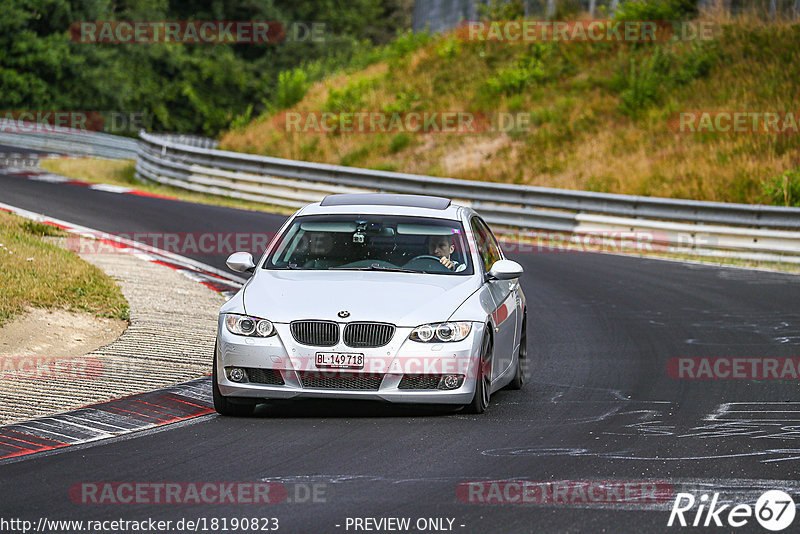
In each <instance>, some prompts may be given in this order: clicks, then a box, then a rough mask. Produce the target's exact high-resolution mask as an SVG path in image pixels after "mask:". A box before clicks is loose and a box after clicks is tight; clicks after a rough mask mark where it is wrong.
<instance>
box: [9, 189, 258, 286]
mask: <svg viewBox="0 0 800 534" xmlns="http://www.w3.org/2000/svg"><path fill="white" fill-rule="evenodd" d="M0 210H2V211H6V212H9V213H13V214H15V215H19V216H20V217H25V218H26V219H31V220H34V221H37V222H41V223H44V224H50V225H52V226H56V227H58V228H61V229H62V230H64V231H66V232H68V233H71V234H75V235H78V236H80V237H81V238H88V239H95V240H97V241H99V242H100V243H102V244H104V245H109V246H110V247H113V248H114V249H117V250H119V252H126V253H131V254H133V255H135V256H137V257H140V258H142V259H144V260H146V261H150V262H152V263H157V264H159V265H164V266H166V267H169V268H170V269H174V270H175V271H177V272H179V273H181V274H182V275H184V276H186V277H187V278H189V279H191V280H194V281H195V282H198V283H200V284H203V285H204V286H206V287H208V288H210V289H212V290H214V291H216V292H217V293H220V294H221V295H223V296H225V297H231V296H233V295H234V294H235V293H236V292H237V291H238V290H239V288H240V287H241V286H242V284H244V283H245V282H246V281H247V280H246V279H244V278H242V277H239V276H235V275H232V274H229V273H226V272H225V271H222V270H220V269H217V268H215V267H212V266H210V265H206V264H204V263H201V262H199V261H195V260H193V259H191V258H187V257H185V256H181V255H180V254H175V253H174V252H168V251H166V250H162V249H159V248H155V247H151V246H149V245H145V244H144V243H139V242H137V241H133V240H131V239H126V238H122V237H119V236H115V235H113V234H109V233H105V232H101V231H99V230H94V229H92V228H88V227H86V226H80V225H77V224H72V223H70V222H67V221H63V220H61V219H56V218H54V217H49V216H47V215H43V214H41V213H36V212H33V211H28V210H25V209H22V208H18V207H16V206H11V205H10V204H4V203H2V202H0Z"/></svg>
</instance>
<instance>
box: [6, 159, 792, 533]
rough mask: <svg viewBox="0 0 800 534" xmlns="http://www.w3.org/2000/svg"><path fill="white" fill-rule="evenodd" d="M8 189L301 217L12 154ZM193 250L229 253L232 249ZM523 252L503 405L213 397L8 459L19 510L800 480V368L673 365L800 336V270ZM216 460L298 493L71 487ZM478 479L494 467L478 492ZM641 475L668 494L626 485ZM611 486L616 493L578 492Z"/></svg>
mask: <svg viewBox="0 0 800 534" xmlns="http://www.w3.org/2000/svg"><path fill="white" fill-rule="evenodd" d="M0 202H4V203H7V204H11V205H13V206H17V207H20V208H24V209H28V210H31V211H35V212H39V213H43V214H46V215H49V216H52V217H56V218H59V219H63V220H66V221H70V222H72V223H75V224H80V225H84V226H88V227H91V228H95V229H98V230H102V231H107V232H111V233H119V232H125V233H128V234H130V233H133V232H156V233H165V232H175V233H183V232H190V233H203V232H244V233H247V232H253V233H256V232H274V231H276V230H277V229H278V227H279V225H280V224H281V222H282V221H283V220H285V217H284V216H281V215H271V214H265V213H256V212H248V211H242V210H235V209H228V208H222V207H214V206H204V205H198V204H191V203H185V202H177V201H171V200H165V199H159V198H149V197H142V196H136V195H125V194H116V193H111V192H104V191H98V190H93V189H89V188H88V187H81V186H77V185H69V184H59V183H46V182H41V181H35V180H29V179H26V178H21V177H15V176H8V175H6V174H3V173H2V171H0ZM186 255H187V256H190V257H192V258H193V259H196V260H199V261H202V262H204V263H207V264H209V265H212V266H214V267H217V268H220V269H224V268H225V267H224V260H225V256H226V254H191V253H187V254H186ZM511 258H512V259H514V260H516V261H518V262H520V263H521V264H522V265H523V266H524V268H525V275H524V277H523V278H522V279H521V283H522V285H523V288H524V290H525V292H526V295H527V298H528V306H529V308H528V357H529V362H528V383H527V385H526V387H525V388H524V389H523V390H522V391H502V392H499V393H497V394H495V395H493V397H492V402H491V405H490V407H489V409H488V411H487V413H485V414H484V415H480V416H471V415H463V414H459V413H453V412H450V411H441V410H433V409H422V408H402V407H396V406H386V405H381V404H373V403H367V404H361V403H354V402H341V403H333V402H303V403H296V404H270V405H264V406H262V407H260V408H259V411H258V412H257V415H256V416H255V417H253V418H244V419H242V418H223V417H218V416H216V415H206V416H202V417H198V418H195V419H191V420H189V421H186V422H183V423H178V424H174V425H168V426H165V427H161V428H159V429H157V430H153V431H145V432H140V433H135V434H131V435H128V436H125V437H122V438H116V439H109V440H105V441H101V442H97V443H93V444H89V445H86V446H80V447H71V448H67V449H64V450H63V451H54V452H52V453H45V454H36V455H32V456H28V457H25V458H23V459H18V460H15V461H6V462H4V463H2V464H0V488H2V500H1V501H0V516H2V517H4V518H8V517H16V518H22V519H29V520H32V521H34V522H36V521H38V520H39V518H41V517H42V516H45V517H47V518H48V519H49V520H52V519H70V520H91V519H118V518H119V519H130V520H142V519H147V518H153V519H155V520H171V521H177V520H180V519H181V518H186V519H193V520H197V519H198V518H204V519H205V520H206V521H210V520H211V519H212V518H232V517H239V518H277V519H278V524H279V530H278V531H279V532H290V533H304V532H357V531H362V532H363V531H368V530H367V528H366V527H367V526H375V525H380V526H381V527H383V528H382V529H375V530H371V531H373V532H374V531H385V532H388V531H392V530H393V529H391V528H388V527H391V526H392V525H393V523H387V522H383V523H372V522H364V521H363V520H364V519H366V518H372V519H374V520H376V521H377V520H380V519H381V518H384V519H385V518H409V519H410V524H411V525H412V530H415V531H428V532H431V531H454V532H463V533H490V532H491V533H495V532H679V531H695V530H698V528H693V527H691V526H688V527H685V528H681V527H679V526H672V527H668V526H667V522H668V519H669V517H670V510H671V509H672V504H673V502H672V501H673V500H674V496H675V495H676V494H677V493H680V492H686V493H690V494H692V495H694V496H695V497H697V498H698V499H700V497H701V495H703V494H707V495H708V496H709V500H710V498H711V496H712V495H713V494H714V493H719V497H718V498H719V503H728V504H729V505H734V504H738V503H749V504H750V505H752V504H753V503H755V501H756V499H757V498H758V497H759V496H760V495H761V494H762V493H763V492H764V491H766V490H770V489H782V490H784V491H786V492H788V493H790V494H795V501H796V502H798V499H797V494H798V493H800V481H798V474H799V473H800V469H799V466H800V394H798V392H799V391H800V390H799V389H798V381H797V380H796V379H784V380H775V379H767V380H761V379H748V378H744V379H677V378H675V377H674V376H671V374H672V375H674V369H675V367H674V366H675V365H676V364H675V361H676V360H673V359H676V358H717V357H725V358H729V359H733V358H749V359H758V360H761V359H764V358H800V278H798V277H797V276H794V275H788V274H778V273H771V272H765V271H754V270H744V269H736V268H721V267H715V266H700V265H695V264H688V263H680V262H672V261H661V260H655V259H640V258H635V257H627V256H619V255H610V254H596V253H577V252H574V253H541V252H537V253H526V254H516V255H511ZM175 321H176V322H179V321H180V317H176V318H175ZM210 358H211V355H210V354H209V359H210ZM697 361H699V360H697ZM781 361H783V360H781ZM748 365H749V364H748ZM754 365H755V364H754ZM670 369H672V371H670ZM206 481H210V482H244V483H250V482H254V483H255V482H277V483H280V484H282V485H283V486H282V487H284V488H285V489H286V492H287V493H286V496H285V499H283V500H282V502H280V503H275V504H266V505H263V504H262V505H246V504H216V505H207V504H202V505H200V504H91V503H84V502H81V500H80V499H76V498H75V496H74V494H70V488H72V487H74V485H76V484H81V483H85V482H165V483H166V482H177V483H187V482H206ZM491 481H504V482H501V483H499V484H498V485H497V487H498V488H500V491H501V492H502V491H503V489H504V488H506V487H511V486H509V481H528V482H531V483H535V482H541V483H550V484H551V486H550V487H552V484H553V483H558V484H561V486H560V487H561V488H562V489H564V488H567V489H565V490H564V491H565V492H566V493H564V494H563V495H566V497H564V498H561V499H557V498H554V499H549V500H546V499H538V500H537V499H535V498H534V499H531V500H530V501H527V502H520V499H517V501H514V499H513V497H514V495H515V493H514V492H508V495H506V500H507V501H514V502H503V503H498V502H497V501H494V502H493V503H486V502H481V501H485V500H486V497H487V496H488V495H489V493H488V492H489V490H487V489H486V488H490V487H491V485H490V484H489V482H491ZM468 482H478V483H482V484H483V485H480V486H474V487H480V488H482V489H480V490H476V491H473V492H472V493H470V492H469V487H470V486H465V484H466V483H468ZM626 482H627V483H632V484H633V485H636V484H640V485H641V484H657V485H659V486H658V487H660V488H666V492H667V497H666V498H663V499H660V500H658V502H643V501H642V500H637V499H635V498H633V499H629V500H627V501H620V499H618V498H616V497H615V496H614V495H612V494H610V493H609V492H608V491H607V490H608V488H609V486H613V485H614V484H617V483H619V484H624V483H626ZM591 486H594V487H595V488H600V489H599V490H598V493H595V494H594V496H595V497H597V496H598V495H599V497H598V498H586V497H584V498H581V496H580V494H577V496H576V494H575V488H576V487H583V488H587V487H591ZM313 491H317V494H316V497H314V498H311V497H309V495H310V493H309V492H313ZM603 492H605V493H603ZM543 501H544V502H543ZM698 502H699V501H698ZM729 508H730V506H729ZM696 511H697V507H695V508H694V509H692V511H691V514H689V513H688V512H687V514H686V518H687V520H689V521H693V520H694V517H695V512H696ZM357 518H360V519H362V521H361V522H360V523H359V522H356V521H355V519H357ZM428 519H435V520H437V521H433V520H431V521H428ZM721 519H722V521H727V510H726V511H725V513H724V514H722V515H721ZM420 520H423V521H422V522H419V521H420ZM702 521H705V516H703V517H702ZM701 524H702V523H701ZM712 524H713V522H712ZM797 524H800V518H798V519H796V520H795V525H794V528H796V525H797ZM359 525H360V526H361V528H359ZM207 526H208V527H210V524H208V523H207ZM419 526H422V527H424V528H423V529H420V528H419ZM187 530H188V529H187ZM216 530H217V531H222V530H221V528H217V529H216ZM733 530H735V531H737V532H747V531H754V532H765V530H763V529H762V528H761V527H760V526H759V524H758V523H757V522H756V520H755V518H753V517H750V518H749V522H748V523H747V524H746V525H745V526H743V527H741V528H738V529H733V528H732V527H730V526H729V525H727V524H725V526H724V527H723V528H717V529H716V530H715V531H719V532H723V531H724V532H730V531H733ZM791 530H792V529H791V528H790V529H789V530H787V531H791ZM76 531H77V530H76ZM70 532H72V530H70Z"/></svg>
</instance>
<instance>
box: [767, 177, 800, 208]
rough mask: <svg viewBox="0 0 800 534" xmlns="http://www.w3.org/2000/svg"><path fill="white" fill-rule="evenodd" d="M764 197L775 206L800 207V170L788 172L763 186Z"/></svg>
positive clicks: (773, 178)
mask: <svg viewBox="0 0 800 534" xmlns="http://www.w3.org/2000/svg"><path fill="white" fill-rule="evenodd" d="M761 187H762V193H763V196H764V197H765V198H766V200H767V202H769V203H770V204H773V205H775V206H793V207H796V208H798V207H800V169H795V170H792V171H786V172H784V173H783V174H780V175H778V176H774V177H772V178H771V179H769V180H766V181H765V182H763V183H762V184H761Z"/></svg>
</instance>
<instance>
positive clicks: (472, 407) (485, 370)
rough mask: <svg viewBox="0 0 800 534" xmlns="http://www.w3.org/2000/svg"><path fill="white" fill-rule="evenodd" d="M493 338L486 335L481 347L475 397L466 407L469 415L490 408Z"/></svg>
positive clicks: (465, 409)
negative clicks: (490, 370)
mask: <svg viewBox="0 0 800 534" xmlns="http://www.w3.org/2000/svg"><path fill="white" fill-rule="evenodd" d="M491 358H492V338H491V336H490V335H489V334H484V336H483V343H482V345H481V357H480V360H479V361H478V370H477V372H476V373H475V374H476V376H475V396H474V397H472V402H470V403H469V404H467V405H466V406H465V407H464V411H465V412H467V413H475V414H480V413H483V412H485V411H486V408H488V407H489V396H490V392H491V382H490V378H491V377H490V373H489V368H490V367H489V366H490V365H491V361H492V359H491Z"/></svg>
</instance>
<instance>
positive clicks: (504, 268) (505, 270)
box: [488, 260, 523, 280]
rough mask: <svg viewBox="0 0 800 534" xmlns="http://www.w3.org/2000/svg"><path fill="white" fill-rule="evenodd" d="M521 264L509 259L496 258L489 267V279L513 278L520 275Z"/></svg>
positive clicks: (521, 271)
mask: <svg viewBox="0 0 800 534" xmlns="http://www.w3.org/2000/svg"><path fill="white" fill-rule="evenodd" d="M522 273H523V269H522V265H520V264H519V263H517V262H515V261H511V260H497V261H496V262H494V265H492V268H491V269H489V273H488V274H489V278H490V279H491V280H513V279H515V278H519V277H520V276H522Z"/></svg>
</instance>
